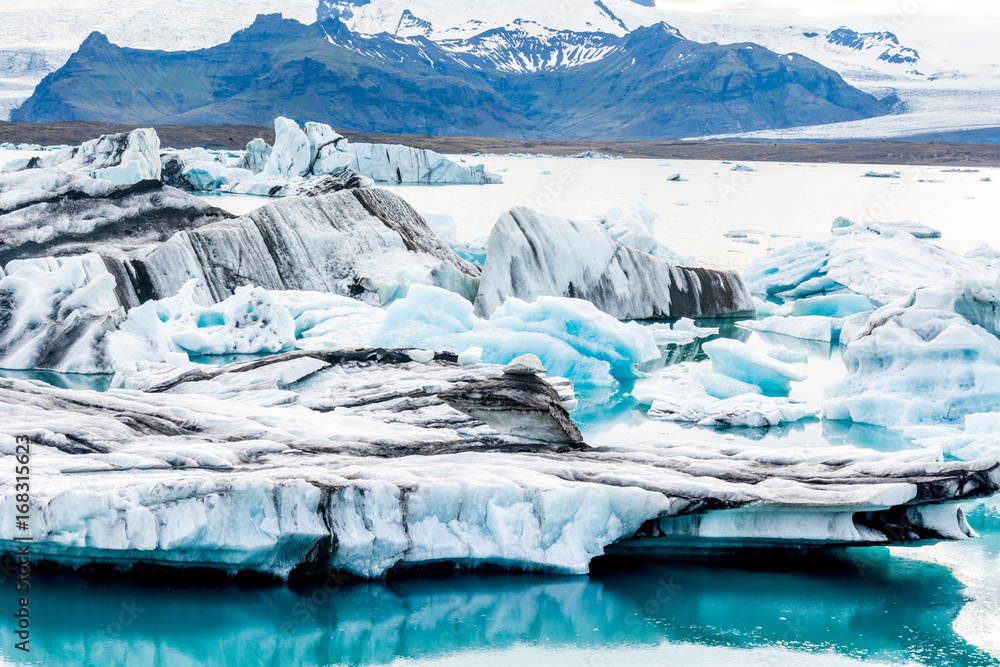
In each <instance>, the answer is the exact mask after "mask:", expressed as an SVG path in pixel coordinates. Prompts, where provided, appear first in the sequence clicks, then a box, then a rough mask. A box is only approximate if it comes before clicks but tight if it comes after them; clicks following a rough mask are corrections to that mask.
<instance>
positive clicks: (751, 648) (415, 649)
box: [0, 152, 1000, 667]
mask: <svg viewBox="0 0 1000 667" xmlns="http://www.w3.org/2000/svg"><path fill="white" fill-rule="evenodd" d="M0 153H6V152H0ZM27 155H28V154H25V153H17V152H14V153H12V154H10V153H8V154H5V155H0V162H3V161H5V159H10V158H16V157H25V156H27ZM466 159H467V160H469V161H482V162H485V163H486V165H487V168H489V169H493V170H497V171H501V172H502V173H503V175H504V177H505V180H506V183H505V185H501V186H448V187H442V186H438V187H410V186H396V187H393V188H392V189H394V190H396V191H397V192H398V193H399V194H401V195H402V196H403V197H404V198H406V199H407V200H409V201H410V202H411V203H412V204H413V205H414V206H415V208H417V209H418V210H420V211H421V212H425V213H431V212H439V213H448V214H451V215H453V216H455V217H456V219H457V221H458V230H459V236H460V237H461V238H464V239H467V238H472V237H474V236H477V235H480V234H485V233H487V232H488V231H489V228H490V226H491V225H492V223H493V222H494V221H495V220H496V218H497V216H498V215H499V214H500V212H502V211H503V210H505V209H506V208H509V207H510V206H513V205H529V206H534V207H536V208H542V209H545V210H547V211H548V212H550V213H554V214H558V215H566V216H572V217H587V216H589V215H590V214H592V213H597V212H602V211H604V210H607V209H608V208H610V207H612V206H628V205H629V204H630V203H631V202H633V201H643V202H644V203H646V204H647V205H649V206H651V207H653V208H654V209H655V210H657V211H658V212H659V213H660V220H659V221H658V230H657V232H658V236H659V238H660V240H661V241H662V242H665V243H666V244H667V245H669V246H670V247H671V248H672V249H673V250H675V251H680V252H688V253H693V254H695V255H696V256H697V257H698V261H699V263H702V264H705V265H708V266H713V267H717V268H736V269H740V268H743V267H744V266H745V265H746V264H747V263H748V262H749V261H751V260H752V259H753V258H755V257H757V256H759V255H762V254H764V253H765V252H767V250H768V249H770V248H772V247H780V246H783V245H786V244H787V243H790V242H792V241H793V240H794V238H795V237H801V238H823V237H825V236H826V235H827V234H828V233H829V225H830V222H831V221H832V220H833V218H835V217H837V216H839V215H846V216H847V217H854V218H855V219H859V220H863V219H865V216H868V215H871V216H873V217H876V218H881V219H885V220H899V219H907V218H908V219H912V220H915V221H919V222H923V223H925V224H929V225H931V226H934V227H938V228H940V229H941V230H942V231H943V232H944V238H943V239H942V243H943V244H944V245H947V246H948V247H951V248H953V249H955V250H959V251H965V250H968V249H970V248H972V247H974V246H976V245H978V244H980V243H983V242H986V243H990V244H991V245H994V246H995V247H996V246H1000V229H997V228H996V226H995V225H993V224H991V223H992V222H994V221H995V220H994V218H995V211H996V210H997V209H998V207H1000V189H997V188H996V185H995V182H996V181H997V180H998V174H997V170H988V169H984V170H982V171H981V173H979V174H959V173H942V172H941V169H940V168H936V167H898V169H899V170H900V171H902V172H903V178H902V179H900V180H901V183H902V187H895V188H894V187H893V186H894V184H892V183H885V182H884V181H883V180H882V179H865V178H861V176H860V175H861V174H863V173H864V172H865V171H867V170H868V169H869V168H870V167H869V166H862V165H818V166H813V165H780V164H774V163H770V164H768V163H753V166H754V168H756V169H757V170H758V171H757V172H730V171H729V168H730V166H729V165H723V164H721V163H718V162H689V161H670V165H669V166H663V165H662V161H652V160H622V161H603V160H556V159H548V158H546V159H537V160H535V159H519V158H506V157H504V158H493V157H488V158H483V159H479V158H466ZM878 169H879V170H883V171H885V170H895V169H897V167H891V168H889V167H879V168H878ZM543 171H550V172H552V173H551V174H547V175H541V172H543ZM667 172H669V173H675V172H681V173H682V174H683V175H684V177H685V178H687V179H688V180H687V181H683V182H680V183H667V182H666V181H665V175H664V174H666V173H667ZM987 176H991V177H992V178H993V181H994V183H984V182H981V181H980V180H979V179H980V178H983V177H987ZM930 178H934V179H935V180H937V179H940V180H944V181H945V182H944V183H921V182H920V180H921V179H930ZM744 179H745V180H744ZM214 199H216V200H217V201H213V203H216V204H217V205H219V206H221V207H224V208H227V209H229V210H231V211H232V212H233V213H236V214H242V213H246V212H248V211H250V210H253V209H254V208H256V207H258V206H260V205H262V204H264V203H267V201H268V200H267V199H265V198H260V197H248V196H246V197H241V196H223V197H215V198H214ZM732 231H740V232H741V233H742V234H743V236H744V237H745V238H730V237H724V236H723V234H724V233H727V232H732ZM754 241H756V243H754ZM723 335H726V336H729V337H735V338H739V339H741V340H744V341H745V342H747V343H749V344H751V345H755V346H760V347H768V346H771V345H776V344H780V345H782V346H785V347H791V348H796V349H799V350H801V351H805V352H806V353H807V354H808V356H809V363H808V369H809V373H810V377H809V379H808V380H807V381H805V382H803V383H801V384H798V385H796V386H795V387H794V389H793V392H792V398H793V399H796V400H801V401H805V402H808V403H811V404H817V403H818V401H819V398H820V397H821V394H822V389H823V387H824V386H825V385H826V384H828V383H829V382H830V381H832V380H834V379H837V378H838V377H840V376H841V375H842V374H843V373H844V368H843V364H842V362H841V361H840V353H839V349H838V348H837V347H831V346H830V345H828V344H817V343H810V342H806V341H796V340H794V339H789V338H786V337H781V336H773V335H767V334H757V333H753V334H751V333H750V332H745V331H741V330H738V329H735V328H733V327H724V331H723ZM665 351H666V353H667V355H666V358H667V361H666V362H662V363H660V364H654V365H653V366H652V367H650V368H646V369H645V370H646V372H648V373H649V374H650V376H651V377H650V379H649V380H650V381H655V380H656V379H662V378H669V377H678V376H679V377H683V376H684V375H685V374H690V373H693V372H694V371H695V370H696V369H697V368H699V367H703V366H707V364H708V361H707V359H706V357H705V355H704V354H703V353H702V352H701V348H700V344H698V343H694V344H691V345H674V346H668V347H667V348H665ZM0 375H6V376H16V377H32V378H34V379H40V380H43V381H45V382H50V383H52V384H57V385H60V386H71V387H74V388H89V389H96V390H104V389H106V388H107V386H108V384H109V382H110V378H108V377H107V376H102V377H87V376H66V375H55V374H38V373H29V374H24V373H22V372H17V371H13V372H7V371H3V372H0ZM642 381H645V380H640V382H642ZM631 389H632V387H631V386H623V387H620V388H618V389H617V390H615V391H612V392H607V391H603V390H594V391H591V392H582V393H581V394H580V396H579V398H580V399H581V407H580V409H579V410H578V411H577V412H576V413H575V414H574V418H575V419H576V420H577V421H578V422H579V423H580V424H581V426H582V428H583V430H584V433H585V435H586V438H587V440H588V441H589V442H591V443H592V444H595V445H601V444H618V445H620V444H621V443H622V442H629V441H633V440H634V439H636V438H670V439H674V440H676V439H686V440H692V441H705V440H712V441H718V440H720V439H721V440H725V441H728V442H735V443H745V444H750V443H756V444H766V445H768V446H774V447H787V446H823V445H826V444H853V445H856V446H862V447H872V448H876V449H881V450H896V449H902V448H906V447H910V446H912V444H911V443H910V442H909V441H908V440H906V439H905V438H903V437H902V436H900V435H898V434H896V433H893V432H890V431H886V430H885V429H879V428H874V427H867V426H862V425H856V424H848V423H838V422H830V421H825V420H822V421H821V420H808V421H804V422H799V423H796V424H793V425H788V426H784V427H781V428H773V429H769V430H766V431H764V430H751V429H728V430H707V429H702V428H697V427H690V426H685V425H680V424H676V423H661V422H651V421H649V420H647V419H645V418H643V415H642V413H641V412H640V411H638V410H637V409H636V408H635V406H634V404H633V402H632V401H631V398H630V396H629V391H630V390H631ZM970 509H971V508H970ZM970 522H971V523H972V525H973V527H974V528H975V529H976V530H978V531H980V532H981V533H982V534H983V537H982V538H981V539H979V540H973V541H969V542H965V543H945V544H939V545H931V546H925V547H919V548H893V549H889V550H886V549H869V550H856V551H853V552H851V553H850V554H849V556H848V557H847V558H846V559H843V560H835V561H829V560H823V561H811V560H804V561H798V562H794V563H774V564H770V567H768V566H767V565H768V564H760V563H755V564H749V563H728V564H725V565H713V566H711V567H708V566H697V565H690V564H686V565H680V564H645V565H641V566H632V567H630V568H628V569H618V568H611V567H605V566H604V565H599V566H598V567H595V572H594V573H593V574H592V575H591V576H589V577H561V576H541V575H499V574H497V575H485V574H468V573H467V574H461V575H455V576H441V575H433V576H421V577H415V576H409V577H402V578H392V579H390V580H388V581H385V582H378V583H356V584H347V583H342V584H336V583H334V584H332V586H331V585H326V586H324V585H323V584H322V582H320V583H319V584H315V583H314V584H311V585H308V586H303V587H299V588H292V589H289V588H288V587H285V586H272V585H263V586H262V585H253V584H250V585H240V584H237V583H229V584H225V585H213V586H207V585H204V584H199V583H198V582H197V581H195V580H194V577H193V576H192V577H182V578H180V579H179V580H175V581H170V582H164V581H162V580H160V579H159V578H158V577H155V576H154V577H152V580H148V579H147V580H143V579H141V578H139V579H133V578H128V579H124V580H123V579H122V578H121V577H108V576H104V577H102V576H96V577H81V576H78V575H73V574H67V573H60V574H56V573H41V572H37V573H35V579H34V583H35V585H36V589H35V591H33V592H34V595H33V614H34V616H33V618H34V625H33V628H34V633H33V635H32V637H33V642H34V651H33V653H32V654H30V655H27V656H25V655H19V653H20V652H14V651H13V648H12V647H13V643H14V642H13V638H12V636H11V634H10V624H9V623H0V665H6V664H28V665H36V666H43V665H44V666H46V667H48V666H52V667H62V666H64V665H65V666H69V665H102V666H104V665H108V666H117V665H123V666H124V665H128V666H131V665H137V666H138V665H143V666H144V665H158V666H163V667H175V666H177V667H182V666H188V665H293V664H294V665H333V664H398V665H466V664H469V663H473V662H474V663H477V664H483V665H490V664H497V665H509V664H512V663H522V664H567V665H568V664H573V665H618V664H635V665H639V664H674V663H678V664H713V665H715V664H723V665H724V664H733V665H736V664H739V665H746V664H751V665H757V664H762V665H771V664H774V665H785V664H790V663H792V662H796V663H801V664H803V665H813V664H815V665H840V664H869V665H870V664H923V665H942V664H949V665H950V664H955V665H994V664H1000V629H998V627H1000V624H998V623H997V619H998V618H1000V515H998V513H997V512H996V510H988V509H982V508H979V509H971V511H970ZM751 565H752V566H751ZM3 583H6V584H11V582H10V580H9V579H8V580H6V581H5V582H0V584H3ZM11 588H12V586H11ZM12 598H13V594H11V595H10V597H5V598H4V604H5V605H7V606H6V607H4V610H5V611H6V610H7V607H9V606H10V604H11V603H12ZM289 624H290V625H289Z"/></svg>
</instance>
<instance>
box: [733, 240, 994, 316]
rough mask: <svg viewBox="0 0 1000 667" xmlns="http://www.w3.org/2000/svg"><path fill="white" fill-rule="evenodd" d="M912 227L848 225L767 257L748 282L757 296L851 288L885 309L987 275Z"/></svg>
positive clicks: (749, 274) (754, 268)
mask: <svg viewBox="0 0 1000 667" xmlns="http://www.w3.org/2000/svg"><path fill="white" fill-rule="evenodd" d="M909 228H910V227H909V226H903V227H899V226H896V225H888V224H881V225H865V226H860V225H853V226H850V227H845V228H843V229H842V230H838V231H842V232H843V233H840V234H836V235H834V236H832V237H830V238H829V239H827V240H826V241H802V242H800V243H795V244H793V245H790V246H788V247H786V248H782V249H780V250H777V251H775V252H773V253H771V254H769V255H767V256H765V257H762V258H761V259H759V260H757V261H755V262H754V263H753V264H751V265H750V267H749V268H747V269H746V270H745V271H744V272H743V278H744V280H746V283H747V287H748V288H749V289H750V291H751V292H753V293H754V294H768V295H778V296H783V297H789V298H799V297H805V296H812V295H820V294H824V293H827V292H835V291H838V290H843V289H844V288H847V289H849V290H851V291H853V292H854V293H855V294H858V295H862V296H865V297H867V298H868V299H870V300H871V301H872V303H873V304H874V305H876V306H883V305H886V304H888V303H891V302H892V301H894V300H896V299H899V298H902V297H905V296H907V295H909V294H910V293H911V292H913V290H914V289H916V288H918V287H934V288H942V287H949V286H951V285H953V284H955V283H957V282H960V281H961V280H963V279H965V278H966V277H969V276H975V275H977V274H978V273H979V272H980V271H981V268H982V267H981V265H980V264H978V263H977V262H976V261H974V260H972V259H969V258H966V257H962V256H960V255H957V254H955V253H953V252H951V251H949V250H945V249H943V248H940V247H938V246H936V245H934V244H933V243H930V242H929V241H926V240H924V239H918V238H916V237H915V236H913V235H912V234H910V233H908V231H907V229H909ZM803 314H805V313H803Z"/></svg>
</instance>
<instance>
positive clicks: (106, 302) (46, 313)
mask: <svg viewBox="0 0 1000 667" xmlns="http://www.w3.org/2000/svg"><path fill="white" fill-rule="evenodd" d="M4 274H5V275H4ZM0 276H2V278H0V368H9V369H24V370H31V369H43V370H52V371H59V372H63V373H100V372H103V371H106V370H107V368H108V362H107V361H106V359H105V357H104V353H103V345H102V344H101V343H102V340H103V337H104V335H105V334H106V333H107V332H109V331H111V330H113V329H114V328H115V327H116V326H117V325H118V324H119V322H121V320H122V319H124V317H125V312H124V309H123V308H121V306H120V305H119V303H118V299H117V297H116V295H115V280H114V278H113V277H112V276H111V274H109V273H108V272H107V269H106V268H105V266H104V262H103V261H102V259H101V257H99V256H97V255H85V256H82V257H68V258H65V259H55V258H44V259H29V260H16V261H13V262H10V263H9V264H7V266H6V268H5V270H4V271H3V272H0Z"/></svg>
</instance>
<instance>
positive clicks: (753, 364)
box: [702, 338, 807, 394]
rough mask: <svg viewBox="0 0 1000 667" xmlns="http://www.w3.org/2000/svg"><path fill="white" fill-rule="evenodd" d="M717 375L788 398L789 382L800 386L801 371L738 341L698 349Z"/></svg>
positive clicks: (721, 340) (719, 340)
mask: <svg viewBox="0 0 1000 667" xmlns="http://www.w3.org/2000/svg"><path fill="white" fill-rule="evenodd" d="M702 349H703V350H704V351H705V354H707V355H708V356H709V357H710V358H711V360H712V368H713V369H714V370H715V371H716V372H717V373H722V374H723V375H726V376H728V377H731V378H734V379H736V380H739V381H740V382H745V383H747V384H752V385H756V386H758V387H760V388H761V389H762V390H763V391H764V392H765V393H772V392H773V393H778V394H788V392H789V390H790V389H791V383H792V382H801V381H803V380H805V379H806V377H807V375H806V372H805V370H804V369H800V368H796V367H795V366H792V365H791V364H786V363H785V362H783V361H778V360H777V359H775V358H773V357H771V356H769V355H768V354H767V352H766V351H764V350H761V349H759V348H756V347H752V346H750V345H747V344H746V343H743V342H740V341H738V340H732V339H728V338H717V339H716V340H711V341H708V342H707V343H705V344H703V345H702Z"/></svg>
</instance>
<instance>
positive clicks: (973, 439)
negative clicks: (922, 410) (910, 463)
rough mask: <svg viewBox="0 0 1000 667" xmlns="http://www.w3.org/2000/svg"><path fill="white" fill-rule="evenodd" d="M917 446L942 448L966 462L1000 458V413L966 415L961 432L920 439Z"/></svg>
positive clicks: (916, 442)
mask: <svg viewBox="0 0 1000 667" xmlns="http://www.w3.org/2000/svg"><path fill="white" fill-rule="evenodd" d="M915 444H917V445H919V446H921V447H940V448H941V450H942V451H944V452H945V453H946V454H951V455H952V456H954V457H956V458H959V459H963V460H965V461H971V460H974V459H979V458H1000V413H997V412H986V413H975V414H970V415H966V416H965V424H964V428H963V429H962V431H961V432H957V433H951V434H948V435H936V436H929V437H924V438H919V439H918V440H916V441H915Z"/></svg>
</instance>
